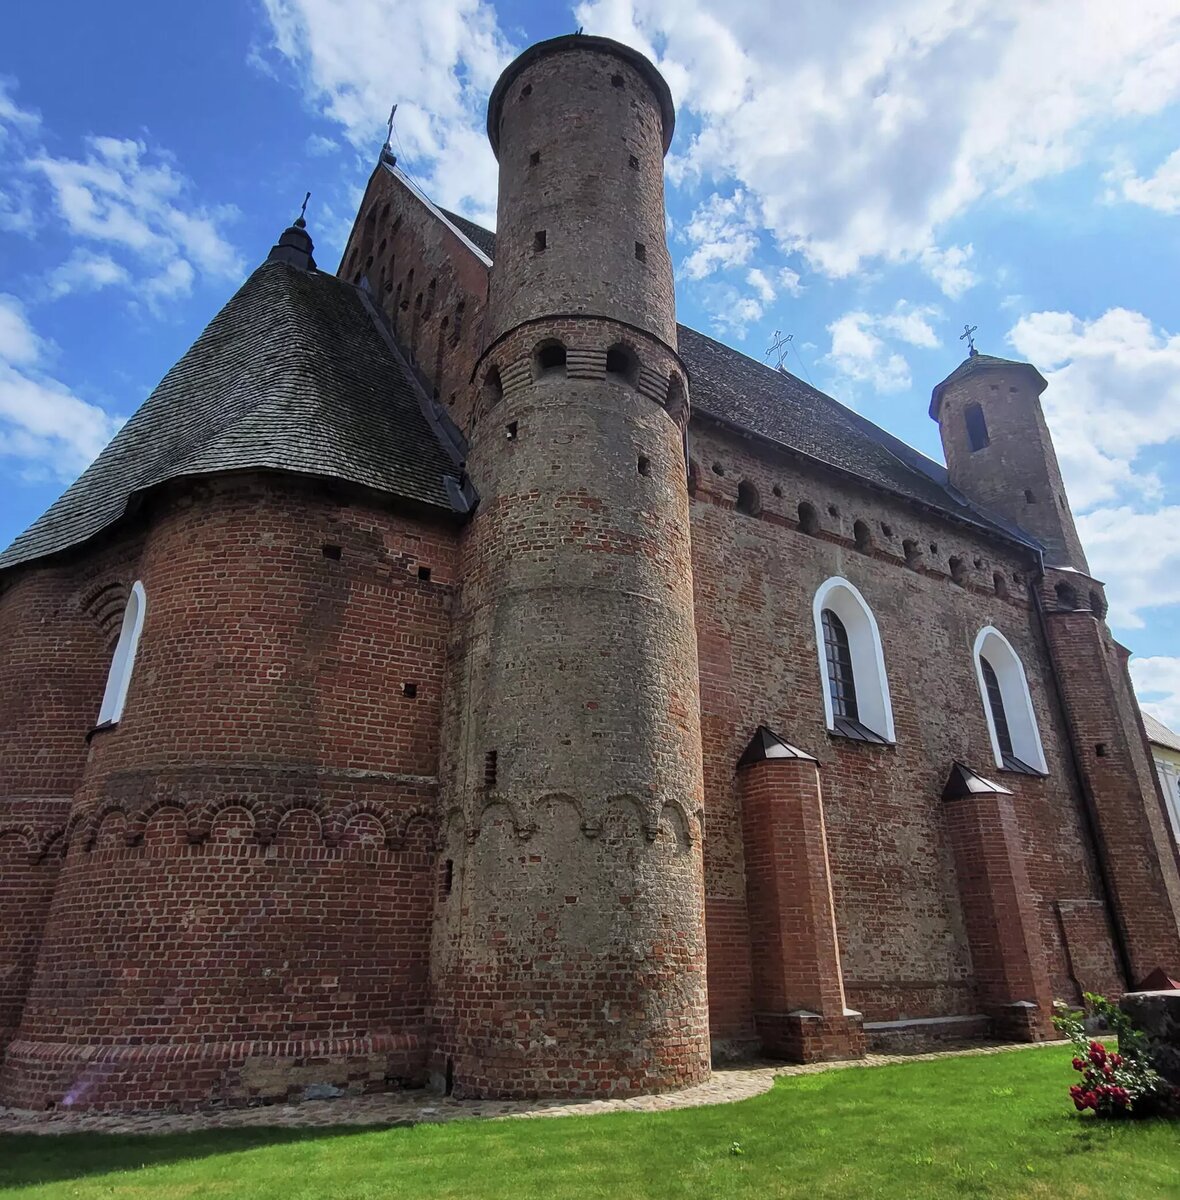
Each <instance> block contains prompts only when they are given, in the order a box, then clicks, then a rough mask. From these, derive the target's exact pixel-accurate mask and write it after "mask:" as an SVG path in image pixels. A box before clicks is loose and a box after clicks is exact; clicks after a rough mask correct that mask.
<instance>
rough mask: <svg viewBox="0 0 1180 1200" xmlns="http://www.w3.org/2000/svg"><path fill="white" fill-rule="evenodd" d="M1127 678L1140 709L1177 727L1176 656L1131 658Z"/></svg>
mask: <svg viewBox="0 0 1180 1200" xmlns="http://www.w3.org/2000/svg"><path fill="white" fill-rule="evenodd" d="M1131 680H1132V682H1133V683H1134V684H1135V692H1136V694H1137V695H1138V697H1139V703H1140V704H1141V705H1142V707H1143V709H1144V711H1145V712H1149V713H1151V715H1152V716H1153V717H1155V718H1156V720H1157V721H1163V723H1164V724H1165V725H1167V726H1168V728H1169V729H1173V730H1178V731H1180V658H1168V657H1166V656H1157V657H1153V658H1132V659H1131Z"/></svg>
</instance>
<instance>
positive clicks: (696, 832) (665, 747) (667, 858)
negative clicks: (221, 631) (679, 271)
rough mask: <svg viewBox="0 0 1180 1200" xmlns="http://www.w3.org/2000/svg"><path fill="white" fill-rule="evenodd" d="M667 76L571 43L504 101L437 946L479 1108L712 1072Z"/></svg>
mask: <svg viewBox="0 0 1180 1200" xmlns="http://www.w3.org/2000/svg"><path fill="white" fill-rule="evenodd" d="M672 124H673V110H672V103H671V98H670V96H669V93H668V89H667V86H666V84H665V83H664V81H663V79H662V78H661V77H660V75H659V74H658V73H657V72H656V70H655V68H654V67H653V66H652V65H651V63H649V62H648V61H647V60H646V59H645V58H643V57H642V56H641V55H639V54H637V53H636V52H635V51H633V50H630V49H628V48H627V47H625V46H621V45H619V44H617V43H615V42H611V41H607V40H605V39H602V38H591V37H582V36H573V37H562V38H557V39H554V40H552V41H549V42H544V43H541V44H539V45H537V46H534V47H532V48H531V49H530V50H528V51H526V52H525V53H524V54H523V55H522V56H521V57H520V58H519V59H517V60H516V61H515V62H514V63H513V64H512V65H511V66H509V67H508V69H507V70H506V71H505V72H504V74H503V76H502V77H501V78H500V81H499V82H498V83H497V85H496V88H495V90H494V92H493V93H492V98H491V102H490V106H489V114H488V131H489V135H490V137H491V141H492V145H493V147H494V148H495V150H496V152H497V154H498V156H499V160H500V196H499V225H498V232H497V237H496V260H495V266H494V267H493V269H492V275H491V285H490V306H489V318H488V319H489V334H488V344H487V348H486V349H485V351H484V354H483V356H482V358H481V360H480V362H479V364H478V366H477V368H476V383H477V385H478V386H479V388H480V389H481V395H480V400H479V403H478V405H477V407H476V418H475V421H474V424H473V428H472V432H471V449H470V455H469V458H468V469H469V471H470V473H471V476H472V479H473V480H474V482H475V484H476V487H477V488H478V490H479V492H480V495H481V504H480V508H479V511H478V512H477V514H476V517H475V519H474V520H473V522H472V523H471V525H470V527H469V529H468V535H467V542H466V546H465V562H464V570H463V578H464V584H463V594H462V610H461V612H460V614H459V619H458V625H457V628H458V629H459V630H460V647H459V649H460V660H461V661H460V665H459V678H460V683H459V686H458V687H457V689H456V691H457V692H458V693H461V695H460V697H459V698H458V699H457V701H456V704H455V712H454V713H453V720H454V722H455V725H454V729H453V736H454V741H453V744H454V745H455V746H456V748H457V752H456V755H455V757H454V759H453V761H452V763H451V769H450V777H449V779H447V780H446V781H445V784H444V786H445V793H446V795H447V797H448V801H449V806H450V812H449V815H448V827H447V849H446V851H445V856H446V861H445V863H444V879H445V886H444V888H443V892H444V894H443V896H442V899H441V902H440V914H439V921H438V926H437V929H436V939H435V947H434V952H433V961H434V972H435V989H436V991H435V994H436V999H437V1006H438V1015H439V1018H440V1020H439V1025H440V1029H439V1035H440V1040H439V1043H438V1050H437V1053H436V1057H435V1062H434V1066H435V1069H436V1071H437V1073H438V1075H439V1076H440V1077H441V1076H443V1075H444V1073H445V1076H446V1078H447V1080H448V1082H449V1083H450V1085H451V1086H453V1088H454V1091H455V1093H456V1094H459V1095H468V1096H471V1095H482V1096H501V1097H510V1096H530V1095H541V1096H572V1095H627V1094H634V1093H639V1092H645V1091H657V1090H660V1089H667V1088H673V1087H680V1086H685V1085H689V1084H692V1083H696V1082H699V1081H700V1080H701V1079H703V1078H705V1077H706V1076H707V1075H708V1072H709V1054H708V1021H707V1013H706V994H705V940H704V924H703V886H702V864H701V822H700V812H701V804H702V795H703V788H702V774H701V746H700V728H699V698H698V686H699V685H698V674H697V656H696V637H695V631H694V626H693V598H692V568H691V558H690V553H689V531H688V493H687V486H686V476H685V459H684V448H683V435H684V426H685V423H686V421H687V400H686V387H685V382H686V381H685V373H684V370H683V367H682V365H681V363H680V361H679V358H678V357H677V354H676V324H675V310H674V302H673V285H672V272H671V265H670V261H669V256H668V250H667V246H666V244H665V235H664V205H663V155H664V152H665V150H666V149H667V146H668V144H669V141H670V140H671V135H672Z"/></svg>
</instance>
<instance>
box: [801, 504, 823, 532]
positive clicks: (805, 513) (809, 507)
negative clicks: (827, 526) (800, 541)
mask: <svg viewBox="0 0 1180 1200" xmlns="http://www.w3.org/2000/svg"><path fill="white" fill-rule="evenodd" d="M799 531H800V533H810V534H816V533H819V517H818V516H817V515H816V511H815V505H814V504H809V503H808V502H807V501H806V500H802V501H800V503H799Z"/></svg>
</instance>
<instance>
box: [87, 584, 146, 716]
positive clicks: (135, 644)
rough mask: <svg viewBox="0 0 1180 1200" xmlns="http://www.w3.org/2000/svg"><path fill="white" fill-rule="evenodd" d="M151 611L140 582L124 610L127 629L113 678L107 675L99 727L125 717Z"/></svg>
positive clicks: (121, 636) (123, 631)
mask: <svg viewBox="0 0 1180 1200" xmlns="http://www.w3.org/2000/svg"><path fill="white" fill-rule="evenodd" d="M146 611H147V597H146V596H145V595H144V590H143V584H142V583H140V582H139V581H138V580H137V581H136V583H135V585H134V586H133V587H132V589H131V595H130V596H128V598H127V607H126V608H125V609H124V610H123V625H122V628H121V629H120V630H119V641H118V643H117V644H116V646H115V656H114V658H113V659H111V670H110V674H108V675H107V687H106V691H105V692H104V693H103V697H102V707H101V708H100V709H99V710H98V723H99V724H100V725H105V724H106V723H107V722H113V721H117V720H119V718H120V717H121V716H122V715H123V705H124V704H126V702H127V689H128V687H130V685H131V672H132V670H133V669H134V667H135V651H136V650H137V649H138V648H139V631H140V630H141V629H142V628H143V617H144V613H145V612H146Z"/></svg>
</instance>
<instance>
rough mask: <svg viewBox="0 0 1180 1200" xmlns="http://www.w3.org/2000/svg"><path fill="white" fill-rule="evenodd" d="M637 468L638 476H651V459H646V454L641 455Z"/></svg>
mask: <svg viewBox="0 0 1180 1200" xmlns="http://www.w3.org/2000/svg"><path fill="white" fill-rule="evenodd" d="M637 466H638V469H639V473H640V475H643V476H647V475H650V474H651V459H650V458H648V457H647V455H646V454H641V455H640V456H639V462H638V464H637Z"/></svg>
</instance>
